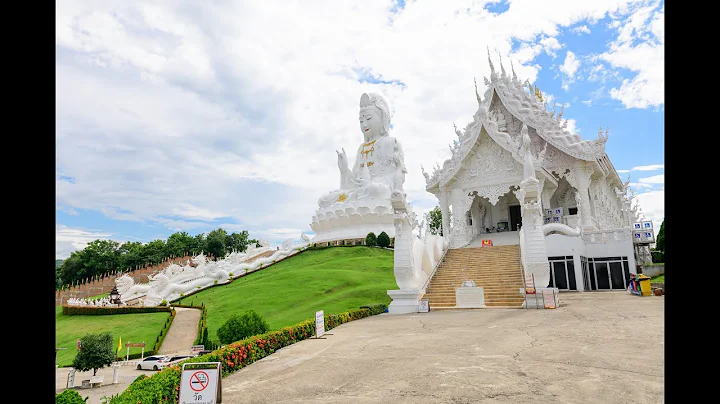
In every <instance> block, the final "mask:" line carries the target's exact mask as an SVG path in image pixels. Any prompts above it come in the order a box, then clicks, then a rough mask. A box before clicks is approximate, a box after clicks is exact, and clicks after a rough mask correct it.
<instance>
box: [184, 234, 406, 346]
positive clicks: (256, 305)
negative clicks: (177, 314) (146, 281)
mask: <svg viewBox="0 0 720 404" xmlns="http://www.w3.org/2000/svg"><path fill="white" fill-rule="evenodd" d="M389 289H397V284H396V283H395V276H394V274H393V253H392V251H389V250H384V249H380V248H371V247H361V246H358V247H337V248H326V249H322V250H311V251H306V252H303V253H301V254H299V255H297V256H295V257H292V258H290V259H287V260H285V261H282V262H279V263H277V264H275V265H273V266H271V267H269V268H266V269H263V270H262V271H258V272H255V273H252V274H249V275H248V276H246V277H242V278H239V279H236V280H235V281H233V282H232V283H230V284H228V285H223V286H218V287H214V288H211V289H207V290H204V291H201V292H199V293H196V294H194V295H192V296H188V297H186V298H184V299H180V300H179V301H178V302H179V303H184V304H193V305H199V304H200V303H204V304H205V306H206V307H207V308H208V333H209V336H210V338H211V339H213V340H217V334H216V333H217V330H218V328H220V326H221V325H223V323H225V321H226V320H227V319H228V318H230V316H231V315H233V314H241V313H242V312H244V311H245V310H249V309H252V310H255V311H256V312H257V313H258V314H260V315H261V316H263V317H264V318H265V320H267V322H268V324H269V325H270V328H271V329H278V328H282V327H284V326H286V325H291V324H296V323H298V322H300V321H303V320H308V319H312V318H314V317H315V312H316V311H318V310H324V311H325V313H326V314H329V313H338V312H342V311H346V310H349V309H356V308H358V307H360V306H362V305H365V304H370V303H390V301H391V299H390V297H389V296H388V295H387V291H388V290H389Z"/></svg>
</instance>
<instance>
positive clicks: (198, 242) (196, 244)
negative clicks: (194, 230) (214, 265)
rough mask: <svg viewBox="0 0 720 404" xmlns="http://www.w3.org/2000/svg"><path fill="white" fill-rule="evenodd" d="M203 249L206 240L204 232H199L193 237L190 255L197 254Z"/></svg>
mask: <svg viewBox="0 0 720 404" xmlns="http://www.w3.org/2000/svg"><path fill="white" fill-rule="evenodd" d="M203 251H207V240H206V239H205V234H204V233H200V234H198V235H196V236H195V237H194V239H193V244H192V249H191V250H190V254H191V255H198V254H200V253H201V252H203Z"/></svg>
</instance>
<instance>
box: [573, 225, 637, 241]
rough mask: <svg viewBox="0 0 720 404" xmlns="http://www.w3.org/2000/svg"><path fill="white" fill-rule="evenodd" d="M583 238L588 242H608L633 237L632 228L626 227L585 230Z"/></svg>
mask: <svg viewBox="0 0 720 404" xmlns="http://www.w3.org/2000/svg"><path fill="white" fill-rule="evenodd" d="M582 239H583V241H584V242H586V243H588V244H607V243H610V242H617V241H629V240H631V239H632V229H630V228H628V227H625V228H621V229H609V230H597V231H595V230H593V231H585V232H583V233H582Z"/></svg>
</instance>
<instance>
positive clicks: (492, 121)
mask: <svg viewBox="0 0 720 404" xmlns="http://www.w3.org/2000/svg"><path fill="white" fill-rule="evenodd" d="M488 62H489V64H490V78H489V79H488V78H487V77H484V78H483V79H484V82H485V85H486V86H487V89H486V91H485V93H484V99H483V97H481V96H480V95H479V94H478V93H477V83H476V86H475V93H476V97H477V101H478V110H477V112H476V113H475V115H474V120H473V122H471V123H470V124H468V125H467V127H466V128H465V131H464V133H461V132H460V131H458V130H457V129H456V133H457V135H458V139H459V141H456V143H455V147H452V146H451V151H452V153H453V156H452V157H451V158H450V159H448V160H446V161H445V162H444V163H443V165H442V167H440V166H436V167H435V170H434V172H433V173H432V175H425V177H426V182H427V186H426V189H428V190H430V189H431V188H434V187H435V186H437V185H440V184H444V183H446V182H447V181H449V180H450V179H451V177H452V176H454V174H455V173H456V172H457V170H458V169H459V166H460V165H461V163H462V161H463V160H464V158H465V157H466V155H467V154H468V153H469V152H470V150H471V149H472V147H473V145H474V143H475V141H476V140H477V137H478V135H479V133H480V130H481V128H483V127H484V128H485V130H486V131H487V132H488V134H489V135H490V137H491V138H493V140H495V141H496V142H497V143H498V144H500V145H501V146H503V147H504V148H505V149H506V150H508V151H510V152H511V153H512V154H513V157H514V158H516V159H517V160H518V161H521V159H520V156H519V155H517V153H516V152H515V150H517V146H518V144H517V141H516V140H513V137H512V136H510V135H509V134H508V133H506V132H505V129H504V124H505V122H504V121H503V120H502V118H500V119H498V115H497V114H496V113H494V112H493V111H490V104H491V102H492V100H493V95H497V97H498V98H499V99H500V101H501V102H502V104H503V105H504V106H505V108H506V109H507V110H508V112H510V113H511V114H512V115H513V116H514V117H516V118H517V119H519V120H520V121H522V122H523V123H524V124H525V125H527V126H529V127H532V128H534V129H535V131H536V133H537V134H538V136H539V137H540V138H542V139H543V140H545V141H546V142H547V143H549V144H551V145H552V146H554V147H555V148H556V149H558V150H559V151H561V152H563V153H565V154H567V155H568V156H571V157H574V158H576V159H579V160H583V161H589V162H595V163H596V166H597V167H598V168H599V169H600V170H602V171H603V173H604V174H605V175H608V174H610V175H612V176H613V177H616V179H617V182H618V183H620V184H622V181H620V178H619V177H618V175H617V172H615V169H614V167H613V166H612V164H611V163H610V159H609V158H608V156H607V154H606V153H605V143H606V141H607V138H608V132H607V131H606V132H605V134H603V132H602V128H601V129H600V131H599V133H598V138H597V139H595V140H583V139H582V138H581V137H580V136H579V135H578V134H575V133H571V132H570V131H568V130H567V129H566V128H567V119H566V120H564V121H563V119H562V116H563V112H564V111H563V108H561V110H560V111H559V113H557V114H556V111H555V110H556V107H555V105H553V108H552V110H551V111H548V110H547V101H543V100H542V93H541V92H540V91H539V89H538V88H537V86H536V87H535V88H533V86H532V85H531V84H530V83H529V81H528V80H525V82H524V84H523V83H521V82H520V80H519V79H518V78H517V75H516V74H515V69H514V67H512V76H509V75H508V74H507V73H506V71H505V68H504V66H503V65H502V59H501V60H500V73H499V74H498V72H496V70H495V66H494V65H493V62H492V60H491V59H490V55H489V52H488ZM511 66H512V64H511ZM513 149H514V150H513ZM423 173H424V170H423ZM424 174H425V173H424Z"/></svg>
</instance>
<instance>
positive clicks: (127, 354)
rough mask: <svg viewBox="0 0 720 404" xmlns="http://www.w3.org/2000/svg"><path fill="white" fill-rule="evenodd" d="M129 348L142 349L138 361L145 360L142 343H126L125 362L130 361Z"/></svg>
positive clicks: (143, 344)
mask: <svg viewBox="0 0 720 404" xmlns="http://www.w3.org/2000/svg"><path fill="white" fill-rule="evenodd" d="M130 347H133V348H142V351H141V352H140V359H141V360H142V359H143V358H145V343H144V342H128V343H126V344H125V348H127V352H126V353H125V362H127V361H128V360H129V359H130Z"/></svg>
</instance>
